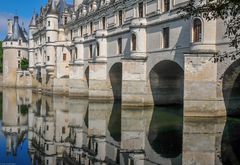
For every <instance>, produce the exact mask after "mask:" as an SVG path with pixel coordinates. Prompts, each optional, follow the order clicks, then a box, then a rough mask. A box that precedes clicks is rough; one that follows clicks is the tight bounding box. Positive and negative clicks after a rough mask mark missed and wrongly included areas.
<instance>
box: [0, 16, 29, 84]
mask: <svg viewBox="0 0 240 165" xmlns="http://www.w3.org/2000/svg"><path fill="white" fill-rule="evenodd" d="M23 58H26V59H28V34H27V32H26V29H25V28H24V26H20V25H19V18H18V16H15V17H14V20H12V19H9V20H8V34H7V36H6V38H5V39H4V41H3V77H4V78H3V85H4V86H8V87H12V86H17V85H18V86H31V85H32V84H31V81H29V79H30V74H29V73H28V72H26V71H22V70H21V60H22V59H23Z"/></svg>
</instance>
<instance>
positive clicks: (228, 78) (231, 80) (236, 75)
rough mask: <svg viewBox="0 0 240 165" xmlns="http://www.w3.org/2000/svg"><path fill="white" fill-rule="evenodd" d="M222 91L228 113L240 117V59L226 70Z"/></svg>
mask: <svg viewBox="0 0 240 165" xmlns="http://www.w3.org/2000/svg"><path fill="white" fill-rule="evenodd" d="M222 91H223V98H224V103H225V106H226V111H227V115H228V116H232V117H240V59H239V60H237V61H235V62H234V63H232V64H231V65H230V67H228V69H227V70H226V71H225V73H224V75H223V88H222Z"/></svg>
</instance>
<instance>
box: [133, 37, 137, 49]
mask: <svg viewBox="0 0 240 165" xmlns="http://www.w3.org/2000/svg"><path fill="white" fill-rule="evenodd" d="M136 42H137V38H136V35H135V34H132V50H133V51H135V50H136V49H137V43H136Z"/></svg>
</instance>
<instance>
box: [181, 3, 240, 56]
mask: <svg viewBox="0 0 240 165" xmlns="http://www.w3.org/2000/svg"><path fill="white" fill-rule="evenodd" d="M206 1H207V2H206ZM179 13H180V14H181V15H182V16H183V17H185V18H190V17H202V18H204V19H206V20H207V21H210V20H215V19H222V20H223V21H224V23H225V25H226V30H225V37H226V38H228V39H229V40H230V47H233V48H234V51H231V52H223V53H222V54H219V55H218V57H219V58H218V59H220V60H223V59H224V58H226V57H231V58H232V59H235V58H236V56H238V55H240V0H189V2H188V4H187V5H186V6H183V7H181V10H180V12H179Z"/></svg>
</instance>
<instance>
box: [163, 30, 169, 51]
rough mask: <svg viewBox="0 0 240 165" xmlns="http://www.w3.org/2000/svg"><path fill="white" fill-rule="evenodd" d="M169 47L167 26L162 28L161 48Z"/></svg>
mask: <svg viewBox="0 0 240 165" xmlns="http://www.w3.org/2000/svg"><path fill="white" fill-rule="evenodd" d="M168 47H169V27H166V28H163V48H168Z"/></svg>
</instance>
